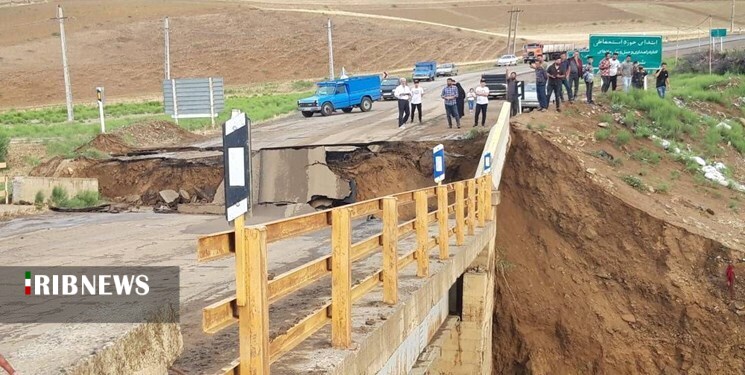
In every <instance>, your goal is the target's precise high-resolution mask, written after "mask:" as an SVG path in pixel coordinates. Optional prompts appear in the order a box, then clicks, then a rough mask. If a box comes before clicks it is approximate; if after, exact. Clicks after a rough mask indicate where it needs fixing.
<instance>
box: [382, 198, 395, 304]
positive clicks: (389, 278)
mask: <svg viewBox="0 0 745 375" xmlns="http://www.w3.org/2000/svg"><path fill="white" fill-rule="evenodd" d="M381 202H382V203H383V204H382V206H383V207H382V209H383V302H385V303H387V304H389V305H395V304H396V303H397V302H398V199H396V198H394V197H385V198H383V199H381Z"/></svg>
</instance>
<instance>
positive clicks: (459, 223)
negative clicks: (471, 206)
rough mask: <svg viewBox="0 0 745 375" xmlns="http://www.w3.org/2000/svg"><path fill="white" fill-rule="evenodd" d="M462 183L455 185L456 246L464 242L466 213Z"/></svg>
mask: <svg viewBox="0 0 745 375" xmlns="http://www.w3.org/2000/svg"><path fill="white" fill-rule="evenodd" d="M464 188H465V186H463V181H458V182H456V183H455V243H456V244H457V245H458V246H461V245H463V243H464V242H465V231H466V212H465V209H466V207H465V203H466V202H465V194H464Z"/></svg>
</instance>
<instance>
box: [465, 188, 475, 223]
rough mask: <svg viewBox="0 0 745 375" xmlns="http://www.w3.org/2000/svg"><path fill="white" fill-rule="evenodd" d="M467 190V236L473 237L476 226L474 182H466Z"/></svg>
mask: <svg viewBox="0 0 745 375" xmlns="http://www.w3.org/2000/svg"><path fill="white" fill-rule="evenodd" d="M466 187H467V188H468V202H466V203H467V204H468V220H467V223H468V235H469V236H473V235H474V233H475V232H476V231H475V226H476V181H475V180H473V179H471V180H468V181H466Z"/></svg>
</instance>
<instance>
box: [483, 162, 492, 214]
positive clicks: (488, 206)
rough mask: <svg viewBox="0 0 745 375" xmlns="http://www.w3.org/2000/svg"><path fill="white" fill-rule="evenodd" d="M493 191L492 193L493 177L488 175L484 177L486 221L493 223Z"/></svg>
mask: <svg viewBox="0 0 745 375" xmlns="http://www.w3.org/2000/svg"><path fill="white" fill-rule="evenodd" d="M491 191H492V180H491V175H490V174H487V175H486V176H484V207H486V215H485V216H486V219H485V220H487V221H492V212H493V208H492V205H491Z"/></svg>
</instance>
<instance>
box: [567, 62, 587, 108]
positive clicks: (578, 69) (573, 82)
mask: <svg viewBox="0 0 745 375" xmlns="http://www.w3.org/2000/svg"><path fill="white" fill-rule="evenodd" d="M582 68H583V66H582V59H580V58H579V51H578V50H574V54H573V55H572V57H570V58H569V66H568V69H567V70H565V72H566V73H567V77H568V78H569V88H570V89H571V91H569V89H567V91H568V92H570V93H571V94H570V95H569V102H570V103H572V102H574V100H575V99H577V94H578V93H579V77H580V76H581V75H582Z"/></svg>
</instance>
